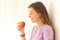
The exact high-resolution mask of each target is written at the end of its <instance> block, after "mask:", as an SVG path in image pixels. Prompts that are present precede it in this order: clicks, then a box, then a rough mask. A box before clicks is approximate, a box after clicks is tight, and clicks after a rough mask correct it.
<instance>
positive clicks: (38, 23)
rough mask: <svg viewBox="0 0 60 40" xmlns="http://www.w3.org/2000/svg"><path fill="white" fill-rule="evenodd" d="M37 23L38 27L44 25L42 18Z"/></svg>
mask: <svg viewBox="0 0 60 40" xmlns="http://www.w3.org/2000/svg"><path fill="white" fill-rule="evenodd" d="M36 23H37V28H38V29H39V28H40V27H42V25H43V22H42V20H39V21H37V22H36Z"/></svg>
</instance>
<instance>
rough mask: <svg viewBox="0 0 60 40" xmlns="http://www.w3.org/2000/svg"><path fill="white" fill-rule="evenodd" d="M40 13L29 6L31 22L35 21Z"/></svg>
mask: <svg viewBox="0 0 60 40" xmlns="http://www.w3.org/2000/svg"><path fill="white" fill-rule="evenodd" d="M39 16H40V13H37V12H36V11H35V10H34V9H33V8H32V7H30V8H29V17H30V18H31V20H32V22H37V21H38V20H39V19H40V18H39Z"/></svg>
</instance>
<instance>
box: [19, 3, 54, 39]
mask: <svg viewBox="0 0 60 40" xmlns="http://www.w3.org/2000/svg"><path fill="white" fill-rule="evenodd" d="M28 9H29V17H30V18H31V20H32V22H33V23H36V24H37V26H35V27H33V29H32V34H31V38H30V40H54V29H53V25H52V23H51V21H50V19H49V16H48V12H47V10H46V8H45V6H44V5H43V3H41V2H35V3H32V4H31V5H30V6H29V7H28ZM18 30H19V31H20V32H21V33H20V35H21V38H22V40H26V38H25V33H24V28H20V27H19V24H18Z"/></svg>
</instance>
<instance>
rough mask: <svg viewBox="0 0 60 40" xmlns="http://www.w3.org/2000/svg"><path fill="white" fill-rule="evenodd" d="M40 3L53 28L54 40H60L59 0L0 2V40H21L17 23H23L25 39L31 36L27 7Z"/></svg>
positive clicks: (31, 25) (10, 0)
mask: <svg viewBox="0 0 60 40" xmlns="http://www.w3.org/2000/svg"><path fill="white" fill-rule="evenodd" d="M36 1H41V2H42V3H43V4H44V5H45V6H46V8H47V11H48V13H49V17H50V19H51V21H52V23H53V25H54V27H55V32H56V38H55V39H56V40H60V5H59V4H60V0H0V40H21V38H20V32H19V31H18V30H17V23H18V22H20V21H24V22H25V23H26V25H25V34H26V39H27V40H29V38H30V36H31V31H32V28H33V26H34V25H35V24H33V23H32V22H31V20H30V18H29V17H28V15H29V12H28V6H29V5H30V4H31V3H33V2H36Z"/></svg>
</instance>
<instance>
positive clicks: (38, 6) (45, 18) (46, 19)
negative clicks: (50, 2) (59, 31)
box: [28, 2, 55, 32]
mask: <svg viewBox="0 0 60 40" xmlns="http://www.w3.org/2000/svg"><path fill="white" fill-rule="evenodd" d="M30 7H32V8H33V9H34V10H35V11H36V12H38V13H41V14H42V18H43V23H45V24H48V25H50V26H51V27H52V28H53V24H52V22H51V21H50V19H49V16H48V12H47V10H46V7H45V6H44V4H43V3H42V2H35V3H32V4H31V5H30V6H29V7H28V8H30ZM53 30H54V28H53ZM54 32H55V31H54Z"/></svg>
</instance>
